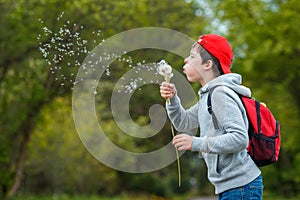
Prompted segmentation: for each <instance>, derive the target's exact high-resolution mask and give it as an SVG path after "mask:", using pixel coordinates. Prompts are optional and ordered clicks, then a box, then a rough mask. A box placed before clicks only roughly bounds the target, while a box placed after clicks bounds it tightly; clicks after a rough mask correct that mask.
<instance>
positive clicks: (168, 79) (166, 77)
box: [164, 74, 171, 106]
mask: <svg viewBox="0 0 300 200" xmlns="http://www.w3.org/2000/svg"><path fill="white" fill-rule="evenodd" d="M164 77H165V81H166V83H170V77H169V76H168V75H167V74H165V75H164ZM166 101H167V103H168V105H169V106H170V105H171V101H170V98H166Z"/></svg>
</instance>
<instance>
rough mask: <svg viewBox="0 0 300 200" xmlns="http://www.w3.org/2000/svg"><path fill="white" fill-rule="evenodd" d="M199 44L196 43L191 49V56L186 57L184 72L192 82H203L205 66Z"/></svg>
mask: <svg viewBox="0 0 300 200" xmlns="http://www.w3.org/2000/svg"><path fill="white" fill-rule="evenodd" d="M198 47H199V45H198V44H197V45H194V46H193V47H192V49H191V51H190V56H188V57H187V58H185V59H184V63H185V65H184V66H183V73H184V74H185V75H186V77H187V79H188V80H189V81H190V82H200V83H201V82H202V80H203V72H204V66H205V65H206V63H204V64H202V58H201V57H200V54H199V52H198Z"/></svg>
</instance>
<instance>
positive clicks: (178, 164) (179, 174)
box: [170, 120, 181, 187]
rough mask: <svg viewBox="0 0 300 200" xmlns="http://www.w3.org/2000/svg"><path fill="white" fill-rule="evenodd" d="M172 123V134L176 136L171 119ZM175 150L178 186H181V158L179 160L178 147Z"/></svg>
mask: <svg viewBox="0 0 300 200" xmlns="http://www.w3.org/2000/svg"><path fill="white" fill-rule="evenodd" d="M170 123H171V131H172V136H173V138H174V137H175V133H174V127H173V125H172V122H171V120H170ZM175 151H176V158H177V169H178V186H179V187H180V185H181V173H180V160H179V154H178V150H177V149H176V148H175Z"/></svg>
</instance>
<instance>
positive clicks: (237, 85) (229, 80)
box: [199, 73, 251, 97]
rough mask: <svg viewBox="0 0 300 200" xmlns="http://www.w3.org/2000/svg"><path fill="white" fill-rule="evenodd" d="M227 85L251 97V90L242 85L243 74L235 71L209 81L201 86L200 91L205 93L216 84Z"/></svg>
mask: <svg viewBox="0 0 300 200" xmlns="http://www.w3.org/2000/svg"><path fill="white" fill-rule="evenodd" d="M220 85H222V86H226V87H229V88H230V89H232V90H233V91H235V92H236V93H238V94H240V95H243V96H246V97H251V90H250V89H249V88H247V87H245V86H243V85H242V76H241V75H239V74H235V73H229V74H224V75H221V76H218V77H217V78H215V79H213V80H211V81H210V82H208V83H207V84H206V85H205V86H203V87H202V88H200V90H199V93H200V94H203V93H206V92H208V91H209V90H210V89H211V88H213V87H215V86H220Z"/></svg>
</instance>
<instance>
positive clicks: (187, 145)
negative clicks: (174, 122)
mask: <svg viewBox="0 0 300 200" xmlns="http://www.w3.org/2000/svg"><path fill="white" fill-rule="evenodd" d="M192 142H193V137H192V136H190V135H187V134H179V135H176V136H175V137H174V138H173V141H172V144H173V145H174V146H175V147H176V148H177V149H178V150H179V151H184V150H192Z"/></svg>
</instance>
